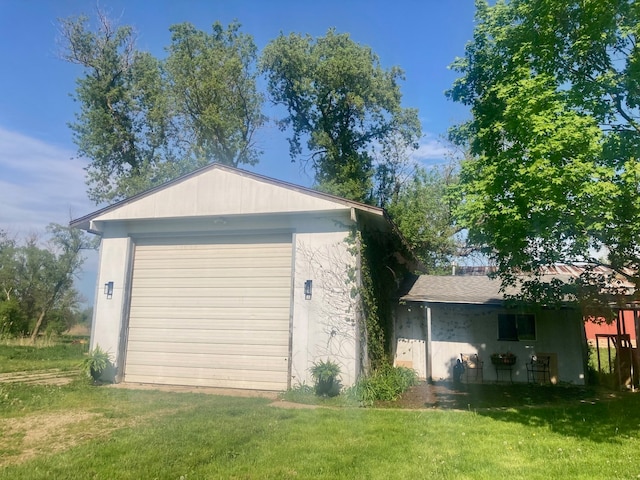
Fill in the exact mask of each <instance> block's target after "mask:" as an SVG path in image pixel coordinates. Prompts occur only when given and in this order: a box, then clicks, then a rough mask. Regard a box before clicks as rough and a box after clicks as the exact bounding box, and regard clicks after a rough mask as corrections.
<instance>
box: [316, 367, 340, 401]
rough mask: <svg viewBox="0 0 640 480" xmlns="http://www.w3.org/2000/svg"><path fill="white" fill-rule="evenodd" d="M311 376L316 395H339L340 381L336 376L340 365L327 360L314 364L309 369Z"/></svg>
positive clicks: (338, 373)
mask: <svg viewBox="0 0 640 480" xmlns="http://www.w3.org/2000/svg"><path fill="white" fill-rule="evenodd" d="M309 370H310V371H311V376H312V377H313V380H314V381H315V392H316V395H320V396H327V397H335V396H336V395H338V394H339V393H340V388H341V386H340V381H339V380H338V376H339V375H340V365H338V364H337V363H335V362H333V361H331V360H327V361H326V362H325V361H324V360H320V361H318V362H315V363H314V364H313V365H312V367H311V368H310V369H309Z"/></svg>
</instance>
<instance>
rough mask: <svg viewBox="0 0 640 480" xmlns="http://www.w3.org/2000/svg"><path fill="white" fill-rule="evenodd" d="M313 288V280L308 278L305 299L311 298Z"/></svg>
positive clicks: (305, 283) (305, 284)
mask: <svg viewBox="0 0 640 480" xmlns="http://www.w3.org/2000/svg"><path fill="white" fill-rule="evenodd" d="M312 289H313V281H312V280H307V281H305V282H304V299H305V300H311V290H312Z"/></svg>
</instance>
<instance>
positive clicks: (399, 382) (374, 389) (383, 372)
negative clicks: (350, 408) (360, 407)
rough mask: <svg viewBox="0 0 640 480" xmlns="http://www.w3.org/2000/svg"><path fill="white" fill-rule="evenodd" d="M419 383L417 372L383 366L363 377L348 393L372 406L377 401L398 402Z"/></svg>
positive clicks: (362, 402)
mask: <svg viewBox="0 0 640 480" xmlns="http://www.w3.org/2000/svg"><path fill="white" fill-rule="evenodd" d="M417 383H418V374H417V373H416V372H415V370H412V369H410V368H406V367H392V366H383V367H382V368H379V369H378V370H375V371H374V372H372V373H371V375H369V376H367V377H362V378H361V379H360V380H358V382H357V383H356V384H355V385H354V386H353V387H351V388H349V390H348V391H347V392H346V393H347V395H349V396H351V397H352V398H354V399H355V400H357V401H358V402H360V403H361V404H364V405H371V404H373V402H375V401H386V402H391V401H394V400H397V399H398V397H400V395H402V394H403V393H404V392H405V391H407V389H408V388H409V387H411V386H413V385H416V384H417Z"/></svg>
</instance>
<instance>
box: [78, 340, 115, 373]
mask: <svg viewBox="0 0 640 480" xmlns="http://www.w3.org/2000/svg"><path fill="white" fill-rule="evenodd" d="M111 366H112V363H111V354H109V353H108V352H105V351H104V350H102V349H101V348H100V345H96V348H94V349H93V350H91V351H90V352H89V354H88V356H87V358H85V359H84V361H83V363H82V369H83V370H84V372H85V373H86V374H87V375H88V376H90V377H91V378H92V379H93V381H94V382H97V381H98V380H99V379H100V376H101V375H102V373H103V372H104V371H105V370H107V369H108V368H109V367H111Z"/></svg>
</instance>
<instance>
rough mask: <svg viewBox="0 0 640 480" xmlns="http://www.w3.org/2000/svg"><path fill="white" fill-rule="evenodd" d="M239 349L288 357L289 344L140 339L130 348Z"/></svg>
mask: <svg viewBox="0 0 640 480" xmlns="http://www.w3.org/2000/svg"><path fill="white" fill-rule="evenodd" d="M239 351H246V352H250V354H251V355H255V356H263V357H282V358H286V357H287V355H288V351H289V346H288V345H233V344H222V343H219V344H215V343H180V342H159V341H152V342H145V341H138V342H136V343H135V346H132V348H129V350H128V352H129V353H128V354H130V353H131V352H144V353H154V352H160V353H164V352H166V353H181V352H190V353H206V354H211V355H236V354H238V352H239Z"/></svg>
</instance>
